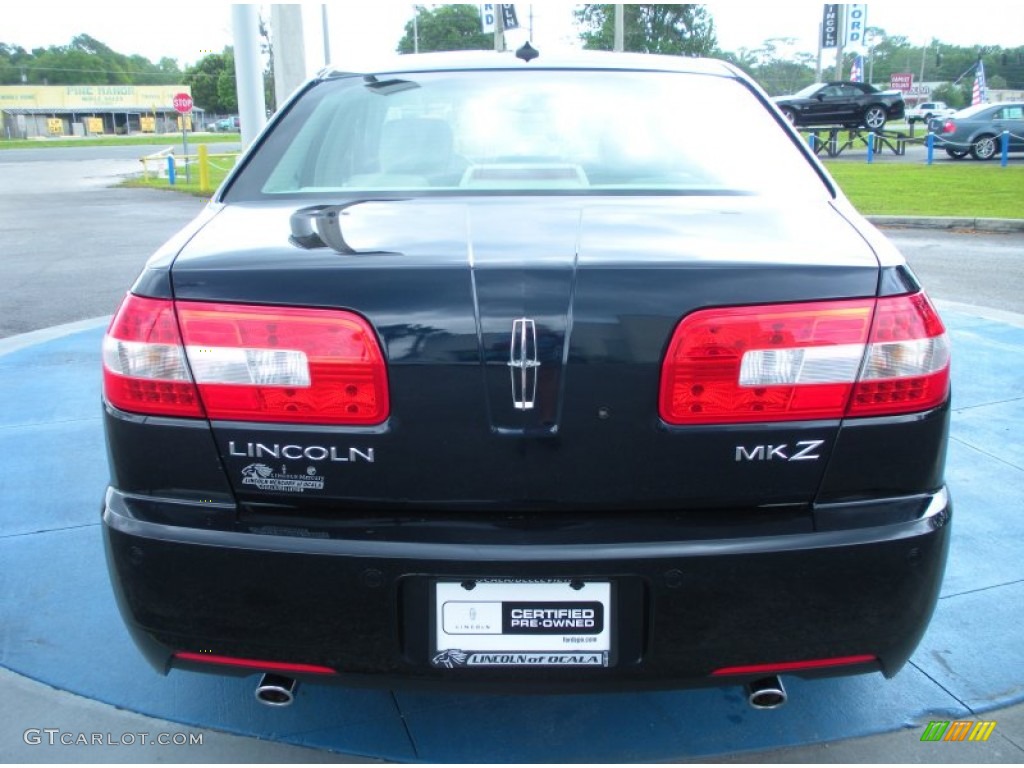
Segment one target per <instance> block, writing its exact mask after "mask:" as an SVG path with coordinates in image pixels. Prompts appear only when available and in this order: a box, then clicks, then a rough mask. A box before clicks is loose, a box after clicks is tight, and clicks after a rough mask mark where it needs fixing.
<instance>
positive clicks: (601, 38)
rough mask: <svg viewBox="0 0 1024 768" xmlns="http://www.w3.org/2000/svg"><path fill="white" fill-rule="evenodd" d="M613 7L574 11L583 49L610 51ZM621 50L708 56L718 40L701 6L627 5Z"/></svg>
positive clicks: (705, 11)
mask: <svg viewBox="0 0 1024 768" xmlns="http://www.w3.org/2000/svg"><path fill="white" fill-rule="evenodd" d="M614 9H615V6H614V5H595V4H587V5H584V6H583V7H582V8H581V9H580V10H578V11H577V12H576V20H577V22H578V23H579V25H580V26H581V27H582V31H581V32H580V39H581V40H583V47H584V48H590V49H594V50H600V51H610V50H612V49H613V48H614V41H615V11H614ZM624 16H625V25H624V29H623V47H624V48H625V50H627V51H637V52H639V53H667V54H677V55H681V56H710V55H712V54H713V53H715V52H716V49H717V45H718V41H717V38H716V36H715V22H714V20H713V19H712V18H711V14H710V13H709V12H708V10H707V8H706V7H705V6H703V5H633V4H631V5H626V6H625V13H624Z"/></svg>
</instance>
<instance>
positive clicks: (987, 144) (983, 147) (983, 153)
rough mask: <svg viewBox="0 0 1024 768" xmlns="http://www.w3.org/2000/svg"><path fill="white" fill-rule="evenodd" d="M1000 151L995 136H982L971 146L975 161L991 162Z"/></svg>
mask: <svg viewBox="0 0 1024 768" xmlns="http://www.w3.org/2000/svg"><path fill="white" fill-rule="evenodd" d="M998 151H999V146H998V144H997V142H996V137H995V136H980V137H978V138H977V139H976V140H975V142H974V143H973V144H972V145H971V157H973V158H974V159H975V160H991V159H992V158H993V157H995V156H996V153H997V152H998Z"/></svg>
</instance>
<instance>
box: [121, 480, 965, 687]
mask: <svg viewBox="0 0 1024 768" xmlns="http://www.w3.org/2000/svg"><path fill="white" fill-rule="evenodd" d="M915 499H918V500H919V501H915V506H916V507H917V508H918V509H919V514H917V515H916V516H915V517H914V519H910V520H906V519H905V517H906V513H905V511H906V509H907V505H908V500H907V499H905V498H904V499H897V500H888V501H885V500H883V501H879V502H876V503H872V504H871V505H865V503H864V502H859V507H857V509H859V510H861V511H864V512H871V513H873V514H874V515H875V517H876V518H883V517H884V514H883V513H884V507H885V506H886V505H896V506H898V507H899V509H900V510H901V511H900V515H901V516H903V518H904V521H903V522H898V523H892V524H887V525H876V526H873V527H861V528H855V529H849V530H832V531H818V532H812V533H795V534H787V535H777V536H762V537H758V538H703V539H700V540H678V541H673V540H664V539H663V540H657V541H629V540H624V541H621V542H614V543H608V540H607V538H605V539H604V540H603V543H596V544H595V543H586V542H580V543H568V544H567V543H564V542H562V543H546V539H547V536H546V534H545V532H544V531H542V530H538V531H530V532H523V531H510V532H509V543H505V544H487V545H480V544H478V543H465V544H458V543H436V542H434V543H432V542H423V541H402V540H400V538H399V536H400V534H398V532H396V534H397V535H396V536H395V537H394V538H393V540H390V541H380V540H366V539H363V540H354V539H340V538H331V537H325V538H316V537H301V536H295V535H280V533H281V532H283V529H282V531H277V532H273V531H267V530H266V529H264V530H263V531H262V532H260V533H252V532H246V531H243V530H241V529H238V530H212V529H202V528H191V527H179V526H173V525H167V524H166V523H158V522H153V520H152V516H151V515H150V514H149V510H150V509H151V508H152V505H153V500H142V499H139V498H138V497H128V496H125V495H122V494H120V493H118V492H116V491H114V490H110V491H108V493H107V498H106V503H105V509H104V513H103V520H104V535H105V541H106V548H107V558H108V564H109V567H110V573H111V578H112V581H113V584H114V587H115V592H116V593H117V597H118V602H119V605H120V608H121V612H122V615H123V617H124V619H125V622H126V624H127V625H128V627H129V629H130V631H131V633H132V635H133V637H134V638H135V640H136V643H137V644H138V645H139V647H140V649H141V650H142V651H143V653H144V654H145V655H146V657H147V658H148V659H149V660H150V662H151V663H152V664H153V665H154V666H155V667H156V668H157V669H158V670H160V671H161V672H164V673H166V672H167V671H168V670H169V669H170V668H172V667H184V668H191V669H202V670H204V671H213V672H217V673H220V674H250V673H252V672H256V671H260V669H261V667H260V665H259V664H256V663H254V664H253V665H252V666H245V665H243V666H235V667H221V666H218V665H213V664H205V663H199V662H195V661H185V660H182V659H180V658H176V657H174V653H175V652H187V653H188V654H191V655H194V656H193V658H195V657H196V656H197V655H200V654H209V655H210V656H211V658H212V657H232V658H241V659H252V660H263V661H268V662H280V663H284V664H297V665H315V666H316V667H323V668H327V669H329V670H333V671H334V672H335V673H336V674H325V675H315V677H316V678H317V679H320V680H324V681H328V680H330V681H336V682H339V683H342V684H349V685H365V684H369V685H380V686H389V687H394V686H407V687H416V686H426V687H443V688H456V689H464V690H500V691H544V692H552V691H560V690H564V691H584V690H606V689H614V690H622V689H624V688H635V689H640V688H683V687H692V686H700V685H708V684H711V685H716V684H723V683H725V682H731V681H740V682H742V681H745V680H747V679H754V678H756V677H761V676H763V675H764V674H765V673H766V672H768V671H770V670H768V669H767V667H766V665H767V666H770V665H779V669H782V670H785V671H786V672H787V673H788V674H798V675H801V676H822V675H829V674H852V673H857V672H867V671H876V670H880V671H882V672H883V673H884V674H885V675H886V676H892V675H893V674H895V673H896V672H897V671H898V670H899V669H900V668H901V667H902V666H903V664H904V663H905V662H906V661H907V659H908V658H909V657H910V655H911V653H912V652H913V650H914V648H915V647H916V645H917V643H918V642H919V640H920V638H921V636H922V635H923V633H924V631H925V629H926V627H927V624H928V621H929V619H930V617H931V614H932V611H933V609H934V606H935V602H936V600H937V598H938V593H939V587H940V584H941V580H942V573H943V570H944V567H945V561H946V554H947V550H948V545H949V534H950V520H951V514H952V506H951V502H950V500H949V496H948V494H947V492H946V491H945V489H943V490H941V491H939V492H937V493H935V494H932V495H928V496H921V497H915ZM869 507H870V509H869ZM183 511H184V510H183ZM851 513H852V514H855V513H856V509H855V510H852V511H851ZM164 519H165V520H166V517H164ZM620 525H621V524H620ZM549 541H550V540H549ZM513 542H514V543H513ZM438 578H441V579H452V580H464V579H480V578H510V579H539V578H545V579H583V580H606V581H611V582H612V583H613V584H614V585H615V595H616V597H615V603H614V615H615V616H616V618H615V619H614V623H615V648H616V654H615V663H614V664H613V665H612V666H609V667H607V668H593V669H592V668H586V669H563V668H558V669H548V668H543V669H540V668H531V667H518V668H515V669H494V668H485V669H481V668H472V669H467V668H456V669H436V668H433V667H431V666H430V664H429V657H430V653H431V649H430V626H431V616H432V606H431V596H432V590H433V583H434V580H435V579H438ZM864 656H870V657H873V658H874V660H873V661H860V662H858V663H856V664H851V665H847V666H823V667H815V668H810V669H805V670H796V671H791V669H790V666H789V665H790V664H791V663H793V662H802V661H806V660H816V659H834V658H837V657H841V658H851V657H854V658H862V657H864ZM752 666H758V667H760V669H759V670H758V671H757V672H756V673H755V672H750V673H749V674H748V673H746V672H744V671H743V669H744V668H746V667H752ZM716 673H717V674H716ZM294 676H295V677H304V676H306V675H303V674H299V673H297V674H295V675H294Z"/></svg>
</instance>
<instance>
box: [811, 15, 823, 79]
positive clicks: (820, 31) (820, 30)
mask: <svg viewBox="0 0 1024 768" xmlns="http://www.w3.org/2000/svg"><path fill="white" fill-rule="evenodd" d="M824 34H825V28H824V26H823V25H822V23H821V22H820V21H819V22H818V68H817V69H816V70H815V71H814V82H816V83H820V82H821V70H822V66H821V54H822V52H823V51H824V50H825V49H824V48H822V47H821V43H822V40H821V37H822V35H824Z"/></svg>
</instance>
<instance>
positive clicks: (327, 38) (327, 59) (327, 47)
mask: <svg viewBox="0 0 1024 768" xmlns="http://www.w3.org/2000/svg"><path fill="white" fill-rule="evenodd" d="M320 23H321V24H322V25H323V28H324V66H325V67H326V66H327V65H328V64H330V63H331V33H330V31H329V30H328V27H327V3H324V4H323V5H321V6H320Z"/></svg>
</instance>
